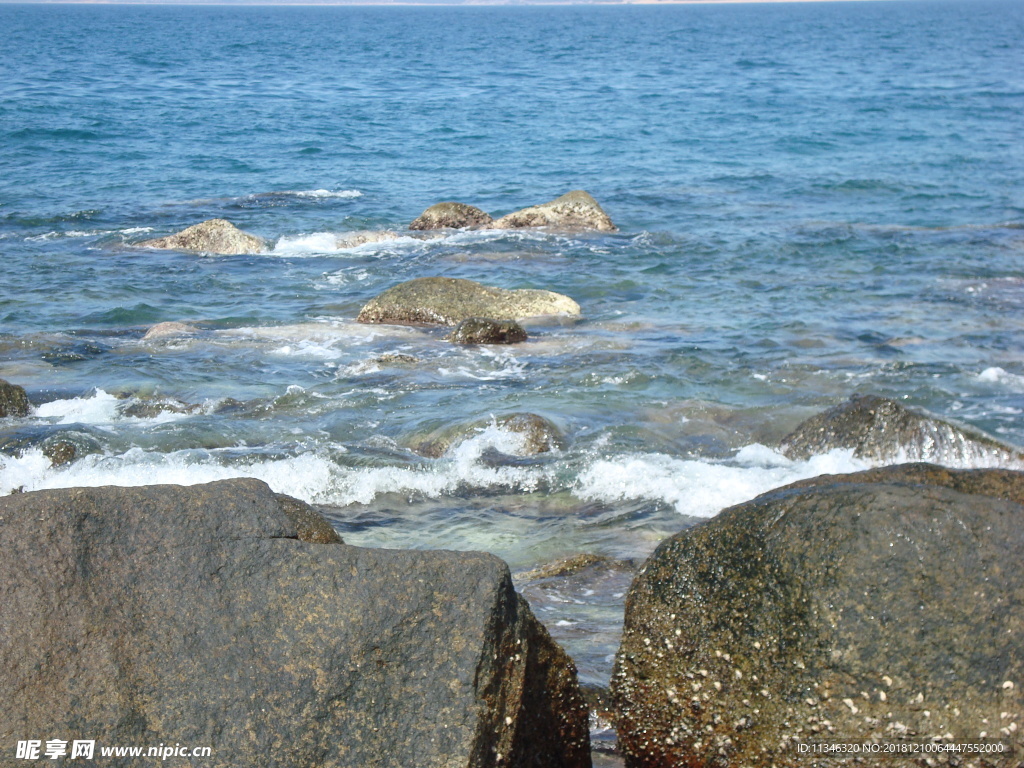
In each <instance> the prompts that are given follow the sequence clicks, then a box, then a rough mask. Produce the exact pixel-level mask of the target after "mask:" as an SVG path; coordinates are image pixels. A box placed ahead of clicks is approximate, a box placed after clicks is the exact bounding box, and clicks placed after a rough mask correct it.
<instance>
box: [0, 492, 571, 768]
mask: <svg viewBox="0 0 1024 768" xmlns="http://www.w3.org/2000/svg"><path fill="white" fill-rule="evenodd" d="M0 550H2V551H3V553H4V557H3V558H2V559H0V629H2V633H3V643H2V644H0V701H3V702H4V706H3V707H0V742H2V743H4V744H7V745H11V749H12V750H13V745H14V744H15V743H16V741H17V740H19V739H26V738H51V737H54V738H62V739H68V740H72V739H95V740H96V741H97V742H98V745H111V744H154V745H155V744H158V743H164V744H174V743H181V744H189V745H204V746H210V747H212V748H213V755H212V757H211V758H207V759H203V760H202V761H199V762H195V763H194V764H195V765H199V764H201V765H202V766H223V767H224V768H228V767H229V766H230V768H239V767H240V766H242V767H248V766H253V767H254V768H255V767H256V766H310V767H312V766H323V767H325V768H330V767H333V766H350V767H351V768H356V767H359V768H362V767H364V766H371V765H374V766H411V765H415V766H424V767H427V766H445V767H446V768H447V767H449V766H531V767H533V768H541V766H589V765H590V762H589V761H590V757H589V752H588V735H587V727H586V705H585V703H584V702H583V700H582V698H581V695H580V692H579V689H578V687H577V685H576V679H575V669H574V667H573V665H572V663H571V661H570V660H569V659H568V658H567V657H566V656H565V654H564V652H563V651H562V650H561V649H560V648H559V647H558V646H557V645H555V644H554V643H553V642H552V641H551V640H550V638H549V637H548V635H547V633H546V631H545V630H544V629H543V628H542V627H541V626H540V625H539V624H538V622H537V621H536V620H535V619H534V617H533V615H532V614H531V612H530V610H529V607H528V606H527V605H526V604H525V602H524V601H523V600H522V599H521V598H520V597H519V596H518V595H516V593H515V592H514V590H513V588H512V584H511V580H510V577H509V574H508V569H507V567H506V566H505V564H504V563H502V562H501V561H500V560H498V559H497V558H494V557H492V556H490V555H484V554H477V553H454V552H402V551H389V550H372V549H361V548H357V547H351V546H347V545H345V544H344V543H343V542H342V541H341V540H340V538H338V536H337V534H336V533H335V532H334V530H333V529H332V528H331V527H330V526H329V525H328V524H327V522H326V521H325V520H323V518H322V517H320V516H319V515H318V514H316V513H315V512H314V511H313V510H312V509H311V508H309V507H308V506H306V505H305V504H303V503H302V502H299V501H296V500H294V499H290V498H287V497H282V496H279V495H277V494H274V493H273V492H272V491H271V490H270V489H269V488H268V487H267V486H266V485H264V484H263V483H261V482H259V481H256V480H229V481H222V482H217V483H211V484H208V485H201V486H192V487H180V486H150V487H141V488H118V487H107V488H78V489H68V490H59V491H40V492H34V493H25V494H18V495H14V496H8V497H5V498H2V499H0ZM11 754H13V752H12V753H11ZM137 762H138V759H137V758H124V759H121V760H117V759H112V760H110V761H108V762H106V763H104V764H105V765H114V766H126V767H127V766H129V765H134V764H135V763H137Z"/></svg>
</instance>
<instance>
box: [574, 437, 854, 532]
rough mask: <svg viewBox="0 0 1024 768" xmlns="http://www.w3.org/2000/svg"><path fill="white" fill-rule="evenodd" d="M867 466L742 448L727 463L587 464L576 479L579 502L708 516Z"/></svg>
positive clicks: (843, 458) (843, 455)
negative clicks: (656, 504)
mask: <svg viewBox="0 0 1024 768" xmlns="http://www.w3.org/2000/svg"><path fill="white" fill-rule="evenodd" d="M868 466H869V465H868V464H867V463H866V462H863V461H860V460H858V459H855V458H853V452H852V451H841V450H836V451H831V452H830V453H827V454H825V455H823V456H815V457H813V458H811V459H809V460H808V461H791V460H789V459H787V458H786V457H785V456H783V455H782V454H780V453H778V452H777V451H774V450H772V449H771V448H767V447H766V446H763V445H756V444H755V445H750V446H746V447H745V448H743V449H742V450H741V451H740V452H739V453H738V454H737V455H736V457H735V459H734V461H732V462H729V463H718V462H708V461H700V460H686V459H677V458H673V457H671V456H666V455H664V454H660V453H647V454H642V453H636V454H629V455H624V456H614V457H611V458H607V459H601V460H598V461H595V462H593V463H592V464H591V465H590V466H589V467H587V468H586V469H585V470H584V471H583V472H582V473H580V476H579V478H578V479H577V483H576V489H575V493H576V495H577V496H579V497H580V498H582V499H589V500H595V501H604V502H608V503H614V502H618V501H627V500H651V501H661V502H664V503H666V504H670V505H672V506H674V507H675V508H676V511H678V512H679V513H680V514H685V515H692V516H694V517H713V516H714V515H716V514H717V513H718V512H720V511H721V510H722V509H724V508H725V507H728V506H731V505H733V504H738V503H740V502H742V501H747V500H749V499H752V498H754V497H755V496H757V495H759V494H762V493H765V492H766V491H770V490H771V489H772V488H778V487H779V486H782V485H786V484H788V483H792V482H795V481H797V480H803V479H805V478H808V477H815V476H817V475H822V474H836V473H843V472H856V471H858V470H862V469H867V468H868Z"/></svg>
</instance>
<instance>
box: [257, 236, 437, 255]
mask: <svg viewBox="0 0 1024 768" xmlns="http://www.w3.org/2000/svg"><path fill="white" fill-rule="evenodd" d="M354 234H355V235H358V234H360V233H352V232H313V233H311V234H305V235H285V236H284V237H281V238H280V239H279V240H278V241H277V243H276V244H275V245H274V248H273V249H272V250H271V251H270V255H272V256H290V257H304V256H323V255H331V256H338V255H346V254H359V255H375V256H385V255H393V254H395V253H397V252H400V251H402V250H403V249H408V248H409V247H410V246H412V247H416V248H419V247H421V246H422V245H423V243H424V241H423V240H422V239H420V238H416V237H409V236H398V237H381V238H380V239H372V236H373V235H374V234H378V233H368V234H369V235H370V236H371V239H370V240H369V241H367V242H358V239H356V240H355V241H354V243H353V241H352V240H350V239H347V238H352V237H353V235H354ZM350 243H353V244H350Z"/></svg>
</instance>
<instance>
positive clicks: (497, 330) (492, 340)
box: [447, 317, 527, 344]
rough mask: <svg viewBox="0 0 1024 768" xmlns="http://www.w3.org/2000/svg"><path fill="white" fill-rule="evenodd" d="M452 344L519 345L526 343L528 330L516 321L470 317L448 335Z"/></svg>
mask: <svg viewBox="0 0 1024 768" xmlns="http://www.w3.org/2000/svg"><path fill="white" fill-rule="evenodd" d="M447 338H448V341H450V342H452V344H519V343H521V342H524V341H526V339H527V334H526V329H525V328H523V326H521V325H520V324H519V323H517V322H516V321H515V320H492V319H491V318H489V317H470V318H467V319H465V320H463V321H462V322H461V323H459V324H458V325H457V326H455V330H454V331H452V332H451V333H450V334H448V337H447Z"/></svg>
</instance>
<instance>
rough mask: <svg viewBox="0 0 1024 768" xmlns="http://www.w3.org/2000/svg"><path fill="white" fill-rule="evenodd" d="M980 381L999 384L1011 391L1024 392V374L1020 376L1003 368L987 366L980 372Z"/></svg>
mask: <svg viewBox="0 0 1024 768" xmlns="http://www.w3.org/2000/svg"><path fill="white" fill-rule="evenodd" d="M978 381H983V382H985V383H986V384H999V385H1000V386H1003V387H1006V388H1007V389H1009V390H1010V391H1011V392H1024V376H1018V375H1017V374H1015V373H1010V372H1009V371H1005V370H1003V369H1002V368H996V367H993V368H986V369H985V370H984V371H982V372H981V373H979V374H978Z"/></svg>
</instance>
